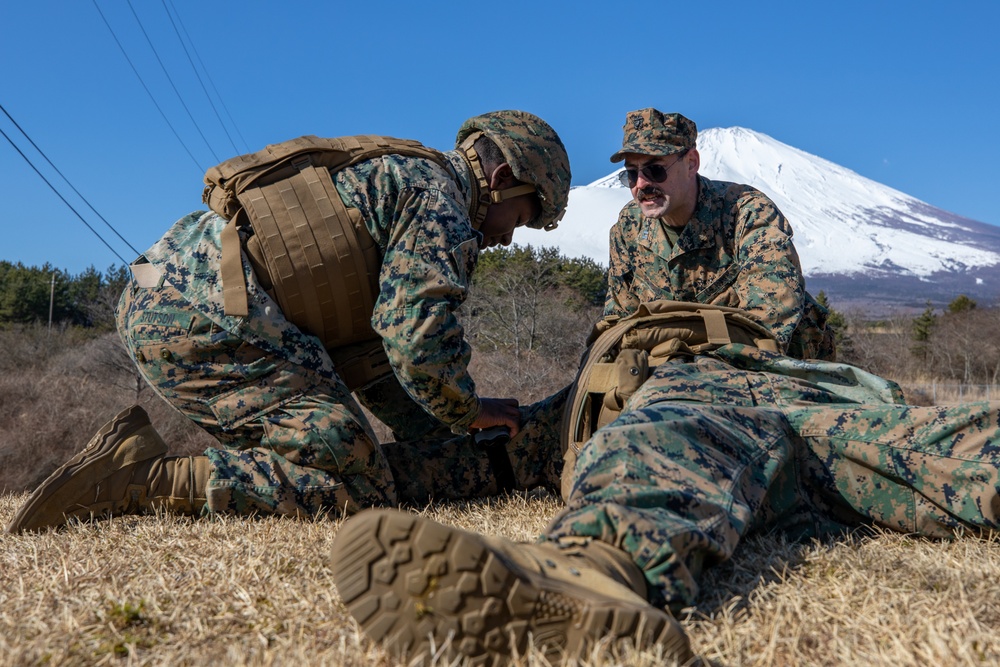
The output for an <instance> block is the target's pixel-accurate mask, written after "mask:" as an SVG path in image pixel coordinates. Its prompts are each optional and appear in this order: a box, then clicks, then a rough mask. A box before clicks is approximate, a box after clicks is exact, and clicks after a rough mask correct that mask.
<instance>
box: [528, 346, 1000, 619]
mask: <svg viewBox="0 0 1000 667" xmlns="http://www.w3.org/2000/svg"><path fill="white" fill-rule="evenodd" d="M998 442H1000V404H997V403H974V404H969V405H962V406H955V407H914V406H907V405H903V404H901V393H900V391H899V388H898V387H897V386H896V385H895V383H893V382H891V381H889V380H884V379H882V378H878V377H875V376H872V375H869V374H867V373H865V372H863V371H861V370H859V369H857V368H854V367H852V366H848V365H846V364H836V363H830V362H821V361H800V360H796V359H792V358H789V357H786V356H782V355H778V354H775V353H770V352H764V351H761V350H758V349H756V348H753V347H747V346H744V345H736V344H733V345H728V346H725V347H722V348H719V349H718V350H716V351H714V352H711V353H709V354H707V355H705V356H699V357H694V358H690V357H688V358H677V359H674V360H673V361H670V362H668V363H666V364H663V365H661V366H659V367H657V368H656V370H655V372H654V373H653V375H652V377H651V378H650V379H649V380H647V381H646V383H645V384H643V386H642V387H641V388H640V389H639V391H638V392H636V394H635V395H633V396H632V398H631V399H630V400H629V402H628V403H627V404H626V406H625V409H624V410H623V412H622V413H621V415H620V416H619V418H618V419H617V420H615V421H614V422H612V423H611V424H610V425H608V426H606V427H605V428H603V429H601V430H599V431H598V432H597V433H595V435H594V437H593V438H591V439H590V440H589V441H588V442H587V444H586V445H585V446H584V448H583V450H582V452H581V453H580V455H579V458H578V460H577V464H576V468H575V476H574V484H573V488H572V492H571V494H570V497H569V499H568V502H567V507H566V509H565V510H564V511H562V512H561V513H560V514H559V515H558V516H557V517H556V518H555V519H554V520H553V522H552V524H551V525H550V527H549V529H548V530H547V533H546V536H547V538H548V539H551V540H556V539H558V538H560V537H565V536H571V535H572V536H589V537H593V538H596V539H599V540H602V541H604V542H607V543H610V544H612V545H615V546H617V547H619V548H621V549H623V550H624V551H626V552H627V553H629V554H630V555H631V556H632V558H633V560H634V561H635V563H636V564H637V565H638V566H639V567H640V568H641V569H642V570H643V572H644V574H645V576H646V579H647V582H648V583H649V586H650V597H651V601H652V602H653V603H654V604H659V605H668V606H670V607H672V608H674V609H675V610H676V609H678V608H680V607H683V606H685V605H689V604H691V603H692V601H693V600H694V598H695V596H696V595H697V592H698V584H697V581H698V577H699V575H700V574H701V572H702V570H703V568H704V567H705V566H707V565H711V564H715V563H719V562H721V561H724V560H726V559H727V558H729V557H730V556H731V555H732V554H733V551H734V550H735V549H736V546H737V544H738V543H739V541H740V540H741V539H742V538H743V537H744V536H745V535H747V534H749V533H751V532H753V531H765V530H774V529H777V530H781V531H784V532H785V533H787V534H789V535H791V536H792V537H808V536H820V535H823V534H828V533H830V532H831V531H840V530H843V529H845V528H850V527H853V526H858V525H863V524H876V525H879V526H884V527H886V528H890V529H893V530H898V531H902V532H906V533H913V534H917V535H926V536H932V537H944V536H948V535H951V534H952V533H953V532H954V531H955V530H956V529H959V528H966V529H972V530H974V531H977V530H981V529H988V530H996V529H997V528H1000V514H998V512H1000V493H998V492H1000V448H998V447H997V446H996V443H998Z"/></svg>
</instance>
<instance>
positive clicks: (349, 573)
mask: <svg viewBox="0 0 1000 667" xmlns="http://www.w3.org/2000/svg"><path fill="white" fill-rule="evenodd" d="M331 566H332V570H333V577H334V581H335V582H336V584H337V590H338V591H339V593H340V596H341V598H342V599H343V601H344V604H345V605H346V606H347V609H348V611H349V612H350V613H351V615H352V616H354V618H355V619H356V620H357V621H358V623H359V624H360V625H361V627H362V629H363V630H364V631H365V632H366V633H367V635H368V636H369V637H370V638H371V639H372V640H374V641H375V642H380V643H381V642H384V643H385V646H386V647H387V648H388V650H389V651H390V652H391V653H392V654H393V655H394V657H395V658H397V659H401V660H405V661H406V664H409V665H424V666H425V667H428V666H429V665H430V664H431V663H432V661H434V660H438V661H440V662H441V664H445V663H447V664H451V663H452V662H453V661H456V660H455V659H458V660H468V662H469V663H470V664H473V665H477V666H481V667H497V666H498V665H504V664H507V662H508V661H509V660H511V659H513V658H514V656H517V655H520V656H523V655H525V653H526V652H527V650H528V648H529V642H530V644H531V645H532V646H534V647H535V648H536V649H539V650H540V651H541V652H542V653H543V654H544V655H545V657H546V659H548V660H549V661H550V662H558V661H560V660H562V659H564V658H571V657H583V656H585V655H586V654H587V652H588V651H589V650H591V648H593V647H594V646H595V645H596V644H598V643H605V642H606V643H607V647H615V646H617V645H618V644H620V643H623V642H628V643H631V645H632V646H633V647H635V648H638V649H650V648H653V647H655V646H660V647H661V648H662V652H663V656H664V657H665V658H667V659H674V660H676V661H678V662H681V663H683V662H684V661H687V660H689V659H690V658H691V649H690V646H689V644H688V640H687V637H686V636H685V634H684V631H683V630H682V629H681V627H680V625H679V624H678V623H677V621H676V620H675V619H674V618H673V616H671V615H670V614H669V613H668V612H665V611H663V610H660V609H657V608H656V607H653V606H652V605H650V604H649V603H648V602H647V601H646V599H645V597H644V595H645V582H644V580H643V577H642V573H641V572H640V571H639V569H638V567H637V566H636V565H635V564H634V563H633V562H632V560H631V559H630V557H629V556H628V555H627V554H625V553H624V552H621V551H618V550H617V549H615V548H614V547H611V546H610V545H602V544H601V543H598V542H589V543H586V542H581V543H576V544H568V545H556V544H552V543H545V544H518V543H514V542H510V541H508V540H503V539H500V538H493V537H487V536H484V535H479V534H476V533H470V532H468V531H464V530H461V529H458V528H454V527H450V526H445V525H442V524H439V523H436V522H434V521H431V520H430V519H427V518H424V517H421V516H417V515H414V514H407V513H404V512H398V511H391V510H368V511H365V512H362V513H360V514H358V515H357V516H355V517H354V518H351V519H348V520H347V521H346V522H345V523H344V525H343V526H342V527H341V528H340V531H339V532H338V533H337V535H336V537H335V538H334V542H333V553H332V561H331ZM438 653H440V656H438V657H437V658H435V657H434V656H436V655H437V654H438ZM442 656H443V657H445V658H446V659H445V660H443V661H442V660H441V659H440V658H441V657H442ZM435 664H437V663H435Z"/></svg>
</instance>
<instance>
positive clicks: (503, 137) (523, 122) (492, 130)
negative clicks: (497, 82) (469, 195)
mask: <svg viewBox="0 0 1000 667" xmlns="http://www.w3.org/2000/svg"><path fill="white" fill-rule="evenodd" d="M481 135H486V136H487V137H488V138H489V139H491V140H492V141H493V143H495V144H496V145H497V147H498V148H499V149H500V152H502V153H503V156H504V158H505V159H506V161H507V163H508V164H509V165H510V167H511V169H512V170H513V172H514V178H516V179H517V180H519V181H521V182H522V183H528V184H530V185H519V186H516V187H513V188H508V189H506V190H501V191H499V192H492V193H490V192H489V188H488V187H486V177H485V175H484V174H483V170H482V166H481V165H480V164H479V159H478V157H477V156H476V153H475V151H474V150H472V144H473V143H475V141H476V139H478V138H479V137H480V136H481ZM455 147H456V148H458V149H459V150H463V151H464V152H465V155H466V156H467V157H468V158H469V160H470V163H471V164H472V167H473V173H474V174H475V176H476V180H477V181H478V183H479V192H480V196H479V199H480V202H481V203H482V204H485V205H483V206H480V207H479V214H478V219H477V220H476V221H475V223H474V224H475V227H476V229H478V228H479V225H480V224H482V218H483V217H485V215H486V208H487V207H488V205H489V204H491V203H497V202H501V201H503V200H504V199H510V198H511V197H517V196H519V195H523V194H527V193H529V192H532V191H534V192H535V193H536V194H537V195H538V200H539V202H540V203H541V205H542V213H541V215H539V216H538V218H537V219H535V220H533V221H531V222H530V223H528V224H529V226H531V227H534V228H535V229H545V230H552V229H555V228H556V227H557V226H558V225H559V221H560V220H561V219H562V217H563V214H564V213H565V212H566V204H567V203H568V202H569V186H570V178H571V174H570V170H569V156H568V155H567V154H566V147H565V146H563V143H562V141H561V140H560V139H559V135H558V134H556V131H555V130H553V129H552V127H551V126H550V125H549V124H548V123H546V122H545V121H544V120H542V119H541V118H539V117H538V116H535V115H534V114H530V113H528V112H526V111H513V110H509V111H492V112H490V113H485V114H482V115H481V116H474V117H472V118H470V119H468V120H467V121H465V123H463V124H462V127H460V128H459V130H458V137H457V138H456V140H455ZM477 172H478V173H477Z"/></svg>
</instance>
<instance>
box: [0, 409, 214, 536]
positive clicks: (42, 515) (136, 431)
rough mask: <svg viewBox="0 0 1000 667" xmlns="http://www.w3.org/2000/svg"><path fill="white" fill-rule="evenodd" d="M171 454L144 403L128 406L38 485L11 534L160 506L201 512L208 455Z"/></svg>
mask: <svg viewBox="0 0 1000 667" xmlns="http://www.w3.org/2000/svg"><path fill="white" fill-rule="evenodd" d="M166 452H167V445H166V443H164V442H163V439H162V438H161V437H160V435H159V434H158V433H157V432H156V430H155V429H154V428H153V426H152V425H151V424H150V423H149V417H148V416H147V415H146V411H145V410H143V409H142V408H141V407H139V406H138V405H135V406H132V407H130V408H128V409H127V410H125V411H123V412H121V413H120V414H118V415H117V416H116V417H115V418H114V419H112V420H111V421H110V422H108V423H107V424H105V425H104V426H103V427H102V428H101V429H100V430H99V431H98V432H97V434H96V435H95V436H94V437H93V438H91V440H90V442H88V443H87V446H86V447H84V449H83V451H81V452H80V453H79V454H77V455H76V456H74V457H73V458H72V459H70V460H69V461H67V462H66V463H64V464H63V465H62V466H60V467H59V468H58V469H56V471H55V472H53V473H52V474H51V475H50V476H49V477H48V479H46V480H45V481H44V482H42V484H41V485H40V486H39V487H38V488H37V489H35V491H34V493H32V494H31V496H30V497H29V498H28V500H27V502H25V504H24V505H23V506H22V507H21V509H20V510H18V512H17V514H16V515H14V519H13V520H12V521H11V522H10V524H9V525H8V526H7V532H8V533H19V532H22V531H26V530H39V529H41V528H46V527H49V526H60V525H63V524H65V523H67V522H68V521H69V520H70V519H73V518H79V519H84V520H86V519H91V518H103V517H106V516H109V515H112V514H141V513H145V512H148V511H151V510H154V509H158V508H160V509H165V510H169V511H174V512H178V513H184V514H195V513H197V512H199V511H200V510H201V508H202V507H203V506H204V504H205V487H206V485H207V481H208V474H209V472H210V464H209V462H208V459H207V458H206V457H204V456H196V457H191V456H184V457H167V456H165V454H166Z"/></svg>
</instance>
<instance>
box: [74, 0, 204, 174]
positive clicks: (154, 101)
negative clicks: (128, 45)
mask: <svg viewBox="0 0 1000 667" xmlns="http://www.w3.org/2000/svg"><path fill="white" fill-rule="evenodd" d="M92 2H93V3H94V7H95V8H96V9H97V13H98V14H100V15H101V20H102V21H104V25H105V26H107V28H108V31H109V32H110V33H111V37H113V38H114V40H115V44H117V45H118V48H119V49H120V50H121V52H122V55H123V56H125V60H126V62H128V65H129V67H131V68H132V71H133V72H134V73H135V76H136V78H138V79H139V83H141V84H142V88H143V90H145V91H146V94H147V95H149V99H150V100H152V102H153V106H155V107H156V110H157V111H159V112H160V116H161V117H162V118H163V122H165V123H166V124H167V127H169V128H170V131H171V132H173V133H174V137H176V138H177V141H179V142H180V144H181V146H183V147H184V150H185V151H186V152H187V154H188V157H190V158H191V161H192V162H194V165H195V166H196V167H197V168H198V171H199V172H202V173H204V171H205V168H204V167H202V166H201V164H200V163H199V162H198V160H197V159H196V158H195V156H194V154H193V153H192V152H191V149H189V148H188V147H187V144H185V143H184V140H183V139H181V135H179V134H177V130H175V129H174V126H173V125H171V124H170V120H169V119H168V118H167V115H166V114H165V113H163V109H161V108H160V105H159V104H158V103H157V101H156V98H155V97H153V93H151V92H150V91H149V87H148V86H147V85H146V82H145V81H143V79H142V75H141V74H139V70H137V69H136V68H135V65H133V64H132V59H131V58H129V57H128V53H126V52H125V47H124V46H122V43H121V42H120V41H119V40H118V35H116V34H115V31H114V30H113V29H112V28H111V24H110V23H108V20H107V19H106V18H104V12H102V11H101V8H100V7H99V6H98V5H97V0H92Z"/></svg>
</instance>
